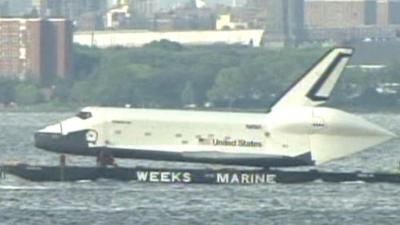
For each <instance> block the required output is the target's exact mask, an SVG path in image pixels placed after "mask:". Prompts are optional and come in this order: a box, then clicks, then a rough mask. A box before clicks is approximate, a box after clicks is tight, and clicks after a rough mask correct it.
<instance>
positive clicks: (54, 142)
mask: <svg viewBox="0 0 400 225" xmlns="http://www.w3.org/2000/svg"><path fill="white" fill-rule="evenodd" d="M60 139H61V134H54V133H43V132H36V133H35V135H34V141H35V147H36V148H40V149H43V150H48V151H57V149H58V148H59V147H61V146H59V145H60V144H61V143H60V141H61V140H60Z"/></svg>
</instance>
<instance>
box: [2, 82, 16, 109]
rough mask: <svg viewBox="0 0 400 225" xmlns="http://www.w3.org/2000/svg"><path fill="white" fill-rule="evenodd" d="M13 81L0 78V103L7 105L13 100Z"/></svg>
mask: <svg viewBox="0 0 400 225" xmlns="http://www.w3.org/2000/svg"><path fill="white" fill-rule="evenodd" d="M15 83H16V82H15V81H13V80H11V79H7V78H4V77H0V103H3V104H9V103H10V102H13V101H14V100H15Z"/></svg>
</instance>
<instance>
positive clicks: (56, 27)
mask: <svg viewBox="0 0 400 225" xmlns="http://www.w3.org/2000/svg"><path fill="white" fill-rule="evenodd" d="M72 33H73V29H72V23H71V22H70V21H68V20H65V19H48V20H46V19H40V18H29V19H28V18H1V19H0V42H1V43H0V76H8V77H11V78H16V79H35V80H48V79H52V78H54V77H55V76H57V77H67V76H71V75H72V74H73V65H72V64H73V61H72V47H73V46H72Z"/></svg>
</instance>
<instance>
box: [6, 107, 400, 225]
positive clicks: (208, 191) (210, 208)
mask: <svg viewBox="0 0 400 225" xmlns="http://www.w3.org/2000/svg"><path fill="white" fill-rule="evenodd" d="M68 116H69V114H60V113H54V114H49V113H0V153H1V155H0V163H5V162H9V161H13V160H18V161H24V162H29V163H36V164H56V163H57V162H58V156H57V155H56V154H52V153H47V152H43V151H40V150H37V149H35V148H34V147H33V146H32V142H33V138H32V134H33V132H34V131H35V130H37V129H39V128H41V127H43V126H45V125H47V124H50V123H53V122H55V121H57V120H59V119H61V118H65V117H68ZM364 117H366V118H367V119H369V120H372V121H374V122H375V123H377V124H380V125H382V126H384V127H386V128H388V129H390V130H392V131H395V132H396V133H398V134H400V115H394V114H392V115H390V114H389V115H384V114H374V115H364ZM399 144H400V143H399V141H393V142H390V143H388V144H384V145H381V146H379V147H376V148H373V149H370V150H368V151H365V152H362V153H359V154H356V155H354V156H351V157H349V158H346V159H342V160H338V161H335V162H332V163H329V164H326V165H324V166H321V168H322V169H326V170H342V171H353V170H363V171H393V170H394V169H396V166H397V165H398V161H399V160H400V145H399ZM119 162H120V164H123V165H153V166H171V163H161V162H148V161H141V162H140V161H126V160H124V161H119ZM69 163H70V164H85V165H94V159H92V158H85V157H74V158H72V159H70V162H69ZM180 165H182V164H180ZM186 166H188V165H186ZM190 166H191V167H196V166H197V167H198V165H195V166H193V165H190ZM399 212H400V185H393V184H363V183H342V184H329V183H310V184H295V185H284V184H272V185H254V186H213V185H181V184H179V185H166V184H140V183H135V182H127V183H124V182H115V181H108V180H103V181H97V182H84V181H82V182H76V183H34V182H28V181H24V180H21V179H18V178H15V177H12V176H8V177H7V179H6V180H0V224H28V225H29V224H174V225H175V224H318V225H320V224H371V225H372V224H373V225H375V224H399V222H400V213H399Z"/></svg>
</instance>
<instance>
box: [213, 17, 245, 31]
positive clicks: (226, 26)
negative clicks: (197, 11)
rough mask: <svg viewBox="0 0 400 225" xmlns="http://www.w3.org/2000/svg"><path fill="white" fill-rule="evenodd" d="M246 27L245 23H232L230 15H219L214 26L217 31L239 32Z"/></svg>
mask: <svg viewBox="0 0 400 225" xmlns="http://www.w3.org/2000/svg"><path fill="white" fill-rule="evenodd" d="M248 27H249V25H248V24H247V23H243V22H239V21H234V20H233V18H232V15H231V14H223V15H220V16H219V17H218V19H217V22H216V24H215V28H216V29H217V30H240V29H247V28H248Z"/></svg>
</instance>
